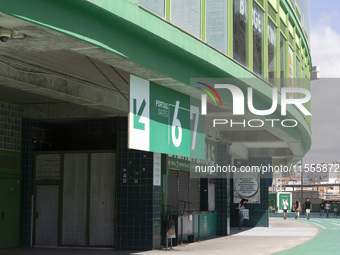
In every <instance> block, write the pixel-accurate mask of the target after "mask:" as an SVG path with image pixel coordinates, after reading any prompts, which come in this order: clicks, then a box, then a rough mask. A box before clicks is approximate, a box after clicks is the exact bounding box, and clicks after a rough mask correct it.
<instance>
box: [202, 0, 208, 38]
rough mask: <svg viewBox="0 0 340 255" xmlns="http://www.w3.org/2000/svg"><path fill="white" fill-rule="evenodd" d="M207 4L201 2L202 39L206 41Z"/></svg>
mask: <svg viewBox="0 0 340 255" xmlns="http://www.w3.org/2000/svg"><path fill="white" fill-rule="evenodd" d="M206 10H207V3H206V0H201V39H202V40H203V41H206V22H207V13H206Z"/></svg>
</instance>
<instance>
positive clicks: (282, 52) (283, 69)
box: [280, 34, 286, 87]
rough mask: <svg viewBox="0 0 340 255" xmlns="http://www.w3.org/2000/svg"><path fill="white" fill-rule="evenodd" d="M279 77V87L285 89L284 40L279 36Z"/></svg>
mask: <svg viewBox="0 0 340 255" xmlns="http://www.w3.org/2000/svg"><path fill="white" fill-rule="evenodd" d="M280 77H281V87H285V78H286V39H285V38H284V36H283V35H282V34H280Z"/></svg>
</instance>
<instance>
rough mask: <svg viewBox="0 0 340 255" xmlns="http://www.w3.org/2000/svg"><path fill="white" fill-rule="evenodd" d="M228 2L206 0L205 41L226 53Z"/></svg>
mask: <svg viewBox="0 0 340 255" xmlns="http://www.w3.org/2000/svg"><path fill="white" fill-rule="evenodd" d="M227 14H228V2H227V1H226V0H207V27H206V33H207V43H209V44H211V45H212V46H214V47H215V48H216V49H218V50H220V51H222V52H224V53H228V36H227V35H228V33H227V26H228V15H227Z"/></svg>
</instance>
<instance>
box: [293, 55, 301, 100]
mask: <svg viewBox="0 0 340 255" xmlns="http://www.w3.org/2000/svg"><path fill="white" fill-rule="evenodd" d="M295 63H296V79H295V80H296V87H297V88H301V87H303V83H302V79H301V78H302V75H301V64H300V60H299V59H298V58H296V62H295ZM300 96H301V94H297V97H300Z"/></svg>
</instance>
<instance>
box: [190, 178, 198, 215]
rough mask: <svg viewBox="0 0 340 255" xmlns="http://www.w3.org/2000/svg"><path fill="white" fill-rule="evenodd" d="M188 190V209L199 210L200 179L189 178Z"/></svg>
mask: <svg viewBox="0 0 340 255" xmlns="http://www.w3.org/2000/svg"><path fill="white" fill-rule="evenodd" d="M189 180H190V191H189V201H190V204H189V210H190V211H199V208H200V192H199V190H200V179H199V178H190V179H189Z"/></svg>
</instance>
